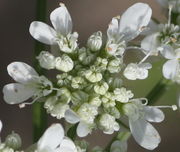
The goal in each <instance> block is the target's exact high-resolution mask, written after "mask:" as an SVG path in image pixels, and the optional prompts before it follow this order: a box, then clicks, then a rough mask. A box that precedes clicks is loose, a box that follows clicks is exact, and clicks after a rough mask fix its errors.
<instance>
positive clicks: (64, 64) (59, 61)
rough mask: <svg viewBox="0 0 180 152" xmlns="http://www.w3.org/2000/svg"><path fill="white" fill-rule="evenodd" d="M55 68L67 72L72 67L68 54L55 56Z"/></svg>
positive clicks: (72, 63)
mask: <svg viewBox="0 0 180 152" xmlns="http://www.w3.org/2000/svg"><path fill="white" fill-rule="evenodd" d="M55 64H56V65H55V66H56V69H58V70H61V71H63V72H69V71H71V70H72V69H73V67H74V62H73V61H72V59H71V58H70V57H69V56H68V55H65V54H64V55H63V56H62V57H57V58H56V63H55Z"/></svg>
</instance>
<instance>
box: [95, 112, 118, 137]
mask: <svg viewBox="0 0 180 152" xmlns="http://www.w3.org/2000/svg"><path fill="white" fill-rule="evenodd" d="M98 123H99V127H100V128H101V129H102V130H103V132H104V133H105V134H113V133H114V131H118V130H119V129H120V126H119V124H118V123H117V122H116V119H115V117H113V116H112V115H110V114H107V113H105V114H102V115H101V116H100V118H99V121H98Z"/></svg>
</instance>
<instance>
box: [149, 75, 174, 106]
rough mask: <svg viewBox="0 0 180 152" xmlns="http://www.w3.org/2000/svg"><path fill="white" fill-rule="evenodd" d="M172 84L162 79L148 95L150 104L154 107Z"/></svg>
mask: <svg viewBox="0 0 180 152" xmlns="http://www.w3.org/2000/svg"><path fill="white" fill-rule="evenodd" d="M170 84H171V81H170V80H166V79H164V78H162V79H161V80H160V81H159V82H158V83H157V84H156V85H155V86H154V87H153V88H152V90H151V91H150V92H149V93H148V94H147V96H146V98H147V99H148V104H149V105H153V104H154V103H155V102H156V101H158V99H159V98H160V97H161V96H162V95H163V94H164V92H166V88H167V86H169V85H170Z"/></svg>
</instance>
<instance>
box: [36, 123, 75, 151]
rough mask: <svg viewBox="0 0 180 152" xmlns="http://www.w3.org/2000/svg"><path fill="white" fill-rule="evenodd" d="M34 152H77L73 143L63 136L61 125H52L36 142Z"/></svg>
mask: <svg viewBox="0 0 180 152" xmlns="http://www.w3.org/2000/svg"><path fill="white" fill-rule="evenodd" d="M35 152H77V149H76V146H75V144H74V143H73V141H72V140H70V139H69V138H67V137H65V136H64V129H63V128H62V126H61V124H53V125H52V126H50V127H49V128H48V129H47V130H46V131H45V133H44V134H43V136H42V137H41V138H40V139H39V141H38V142H37V149H36V150H35Z"/></svg>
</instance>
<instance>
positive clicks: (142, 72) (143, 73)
mask: <svg viewBox="0 0 180 152" xmlns="http://www.w3.org/2000/svg"><path fill="white" fill-rule="evenodd" d="M151 67H152V66H151V64H150V63H141V64H136V63H130V64H128V65H127V67H126V68H125V70H124V72H123V74H124V76H125V77H126V78H127V79H129V80H136V79H146V78H147V77H148V69H151Z"/></svg>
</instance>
